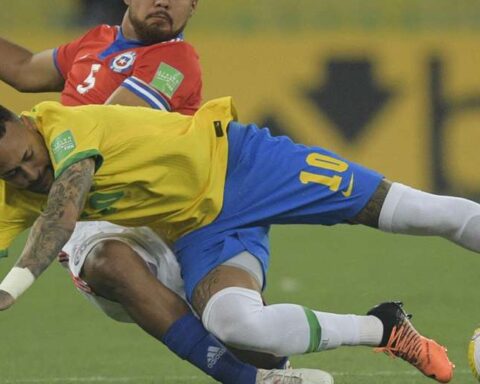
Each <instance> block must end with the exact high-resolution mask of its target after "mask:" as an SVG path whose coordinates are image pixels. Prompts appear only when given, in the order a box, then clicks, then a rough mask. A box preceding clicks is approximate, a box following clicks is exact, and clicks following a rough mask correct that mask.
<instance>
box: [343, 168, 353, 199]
mask: <svg viewBox="0 0 480 384" xmlns="http://www.w3.org/2000/svg"><path fill="white" fill-rule="evenodd" d="M352 190H353V173H352V177H350V183H348V188H347V189H346V190H345V191H342V195H343V196H345V197H350V195H351V194H352Z"/></svg>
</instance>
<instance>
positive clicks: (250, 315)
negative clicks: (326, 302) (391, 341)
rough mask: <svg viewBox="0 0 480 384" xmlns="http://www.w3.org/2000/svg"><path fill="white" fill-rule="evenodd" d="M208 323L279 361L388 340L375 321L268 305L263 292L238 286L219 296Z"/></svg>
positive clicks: (226, 338) (225, 337)
mask: <svg viewBox="0 0 480 384" xmlns="http://www.w3.org/2000/svg"><path fill="white" fill-rule="evenodd" d="M202 321H203V324H204V325H205V328H206V329H208V330H209V331H210V332H212V333H213V334H214V335H215V336H217V337H218V338H219V339H220V340H222V341H223V342H224V343H226V344H229V345H232V346H236V347H238V348H241V349H249V350H254V351H260V352H266V353H272V354H274V355H277V356H289V355H295V354H303V353H309V352H316V351H319V350H322V349H332V348H336V347H338V346H340V345H379V344H380V341H381V339H382V335H383V325H382V323H381V321H380V320H379V319H377V318H376V317H374V316H356V315H336V314H331V313H325V312H315V311H312V310H310V309H308V308H304V307H302V306H300V305H296V304H275V305H268V306H265V305H263V302H262V298H261V296H260V294H259V293H258V292H256V291H253V290H250V289H245V288H237V287H231V288H226V289H223V290H222V291H220V292H217V293H216V294H215V295H213V296H212V298H211V299H210V300H209V301H208V303H207V306H206V307H205V310H204V312H203V314H202Z"/></svg>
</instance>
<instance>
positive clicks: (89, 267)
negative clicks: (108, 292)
mask: <svg viewBox="0 0 480 384" xmlns="http://www.w3.org/2000/svg"><path fill="white" fill-rule="evenodd" d="M133 257H135V254H134V251H133V250H132V249H131V248H130V247H129V246H128V245H127V244H125V243H123V242H121V241H118V240H105V241H102V242H100V243H98V244H97V245H95V247H93V248H92V250H91V251H90V253H89V254H88V257H87V259H86V260H85V264H84V266H83V268H82V273H81V277H82V278H83V279H84V280H85V281H86V282H87V283H88V284H89V285H90V286H91V287H92V288H94V289H95V288H97V289H101V288H107V287H108V288H110V289H115V288H120V287H121V286H123V285H124V284H125V282H126V281H128V278H127V276H126V272H127V271H129V268H128V264H129V263H130V260H131V259H132V258H133Z"/></svg>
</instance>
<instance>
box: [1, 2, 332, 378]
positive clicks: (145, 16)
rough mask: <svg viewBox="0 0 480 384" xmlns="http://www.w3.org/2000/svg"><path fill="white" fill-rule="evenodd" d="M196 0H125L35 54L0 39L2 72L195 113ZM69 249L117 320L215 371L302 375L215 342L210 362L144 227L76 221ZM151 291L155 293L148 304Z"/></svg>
mask: <svg viewBox="0 0 480 384" xmlns="http://www.w3.org/2000/svg"><path fill="white" fill-rule="evenodd" d="M197 1H198V0H175V1H173V0H125V3H126V4H127V5H128V6H129V8H128V10H127V12H126V14H125V16H124V18H123V21H122V24H121V26H110V25H101V26H97V27H95V28H93V29H91V30H89V31H88V32H87V33H85V34H84V35H83V36H81V37H79V38H78V39H76V40H74V41H72V42H70V43H67V44H64V45H62V46H60V47H58V48H56V49H49V50H45V51H43V52H40V53H36V54H33V53H32V52H30V51H29V50H27V49H25V48H23V47H20V46H18V45H15V44H13V43H11V42H9V41H7V40H5V39H1V38H0V53H1V54H2V57H3V58H4V59H3V63H2V66H0V79H1V80H3V81H4V82H6V83H8V84H10V85H11V86H12V87H14V88H16V89H17V90H19V91H22V92H52V91H60V92H61V102H62V103H63V104H65V105H69V106H75V105H83V104H104V103H107V104H122V105H131V106H143V107H150V108H156V109H161V110H167V111H174V112H180V113H183V114H193V113H194V112H195V111H196V110H197V109H198V107H199V106H200V102H201V91H202V79H201V69H200V64H199V60H198V55H197V54H196V52H195V50H194V48H193V47H192V46H191V45H190V44H188V43H187V42H185V41H184V40H183V30H184V28H185V26H186V24H187V22H188V20H189V18H190V17H191V16H192V14H193V13H194V11H195V9H196V6H197ZM112 198H114V197H111V196H105V199H104V200H103V201H99V202H98V204H106V205H108V203H111V199H112ZM148 245H153V246H154V248H155V249H154V250H152V248H149V247H148ZM64 250H65V251H66V252H63V253H62V254H61V255H60V259H61V261H64V263H63V264H67V265H68V267H69V269H70V271H71V273H72V275H73V277H74V282H75V284H76V286H77V288H79V289H80V290H81V291H83V293H85V295H86V296H87V298H88V299H89V300H92V301H95V302H96V303H97V304H98V305H99V306H100V307H101V308H102V310H103V311H104V312H105V313H106V314H107V315H109V316H110V317H112V318H114V319H117V320H120V321H135V322H136V323H137V324H138V325H140V326H141V327H142V328H143V329H144V330H146V331H147V332H148V333H150V334H151V335H152V336H154V337H156V338H157V339H159V340H161V341H163V342H164V343H165V344H166V345H167V346H168V347H169V348H170V349H172V350H173V351H174V352H175V353H176V354H177V355H179V356H180V357H182V358H184V359H187V360H189V361H190V362H191V363H193V364H194V365H196V366H198V367H199V368H201V369H202V370H204V371H205V372H206V373H208V374H209V375H211V376H213V377H214V378H216V379H218V380H221V381H223V382H238V383H241V382H248V383H250V382H251V381H252V380H253V381H255V380H256V382H259V383H269V382H271V381H272V382H273V381H274V380H279V378H280V380H285V381H287V380H291V379H289V378H288V377H289V376H292V377H293V376H295V375H298V373H297V372H295V370H294V371H293V372H291V373H288V374H287V376H288V377H287V376H285V373H283V372H282V373H278V374H277V373H276V371H275V370H274V371H270V372H266V371H263V370H258V372H256V373H255V372H254V371H252V368H253V367H249V366H242V365H240V363H238V362H233V361H234V358H233V356H229V353H228V352H226V353H225V352H223V351H224V350H225V349H224V348H223V347H222V346H221V345H220V346H218V347H215V348H220V349H218V351H222V353H221V354H218V353H217V354H216V355H215V364H211V361H210V362H209V360H208V359H207V358H205V356H209V353H210V355H211V350H210V352H209V348H211V347H212V345H214V343H215V341H214V340H213V339H212V338H211V337H210V335H208V333H206V331H205V330H204V329H203V327H201V325H200V324H196V323H197V322H198V321H197V320H196V319H195V318H194V316H193V315H192V314H191V312H190V309H189V308H188V306H187V305H186V304H185V302H184V301H183V300H182V299H181V298H180V296H183V295H184V290H183V284H182V282H181V278H180V272H179V269H178V264H177V263H176V260H175V257H174V255H173V254H172V253H171V251H170V250H169V249H168V247H167V245H166V244H165V243H164V242H163V241H162V240H161V239H160V238H159V237H158V236H157V235H155V234H152V233H150V232H149V231H148V230H147V229H146V228H143V229H142V228H135V229H129V228H123V227H119V226H116V225H113V224H110V223H106V222H95V223H87V222H79V223H77V227H76V230H75V233H74V235H73V236H72V238H71V240H70V241H69V243H68V244H67V245H66V247H65V248H64ZM68 255H70V256H71V257H68ZM87 256H88V258H87ZM134 287H136V288H138V287H140V289H139V290H138V289H134ZM93 292H94V293H95V295H92V293H93ZM147 295H148V297H150V298H153V300H149V301H148V305H146V304H145V303H146V300H145V297H146V296H147ZM132 319H133V320H132ZM192 324H196V325H195V326H197V325H198V326H199V327H197V328H198V330H197V331H196V332H197V333H198V338H197V339H195V337H192V332H193V331H192V326H193V325H192ZM186 335H188V337H186ZM194 340H196V341H195V343H196V344H195V345H193V344H194ZM217 343H218V342H217ZM222 359H223V360H225V362H226V363H225V365H224V366H222V364H223V362H222ZM280 360H283V359H280ZM278 361H279V359H278V358H275V359H272V357H271V356H261V355H257V356H256V360H255V362H256V365H259V366H266V367H267V366H268V367H269V368H270V367H272V366H273V365H272V364H278ZM272 362H273V363H272ZM228 364H230V367H227V365H228ZM208 365H210V366H208ZM232 367H234V368H233V369H232ZM301 374H302V375H303V377H304V379H300V380H308V378H309V375H310V373H309V372H306V373H305V372H302V373H301ZM312 375H315V374H313V373H312ZM246 377H248V379H246ZM252 378H253V379H252ZM239 380H240V381H239ZM242 380H243V381H242ZM311 380H313V379H311ZM318 380H326V381H325V382H328V380H330V376H329V375H328V374H326V373H325V375H323V374H322V373H321V374H320V379H318ZM282 382H283V381H279V383H282ZM299 382H303V381H299ZM304 382H305V383H306V382H307V381H304ZM313 382H317V381H312V383H313ZM318 382H323V381H318Z"/></svg>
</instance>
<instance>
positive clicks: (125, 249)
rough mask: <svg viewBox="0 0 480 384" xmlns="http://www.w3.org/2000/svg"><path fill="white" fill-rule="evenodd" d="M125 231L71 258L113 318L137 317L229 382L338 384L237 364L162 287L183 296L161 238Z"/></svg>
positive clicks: (323, 377)
mask: <svg viewBox="0 0 480 384" xmlns="http://www.w3.org/2000/svg"><path fill="white" fill-rule="evenodd" d="M112 228H113V227H112ZM125 232H128V233H127V235H125V233H121V234H118V233H117V234H110V235H106V236H107V237H108V239H106V238H102V237H101V236H100V238H99V237H98V235H97V238H96V239H95V238H94V241H93V242H91V243H88V241H87V242H86V244H85V245H84V246H83V247H77V249H76V252H74V255H73V257H72V258H71V259H70V260H69V262H70V270H71V272H72V274H73V276H74V280H75V282H76V285H77V287H79V288H80V289H81V290H82V291H83V292H84V293H85V294H86V296H87V297H88V298H89V299H90V300H91V301H93V302H95V303H96V304H97V305H99V306H100V308H101V309H103V310H104V311H105V312H106V313H107V314H108V315H109V316H111V317H113V318H115V319H117V320H121V321H129V320H130V319H133V320H134V321H135V322H136V323H137V324H138V325H140V326H141V327H142V328H143V329H144V330H146V331H147V332H148V333H149V334H151V335H152V336H154V337H156V338H157V339H158V340H160V341H162V342H163V343H165V344H166V345H167V346H168V347H169V348H170V349H171V350H172V351H173V352H175V353H176V354H177V355H179V356H180V357H182V358H184V359H186V360H188V361H189V362H191V363H192V364H194V365H195V366H197V367H198V368H200V369H202V370H203V371H204V372H206V373H207V374H209V375H210V376H212V377H214V378H216V379H217V380H220V381H221V382H224V383H238V384H242V383H246V384H254V383H255V384H272V383H278V384H282V383H285V384H287V383H290V382H295V383H297V382H298V383H305V384H308V383H311V384H332V383H333V379H332V378H331V376H330V375H329V374H328V373H326V372H323V371H319V370H292V371H289V372H283V371H279V370H270V371H265V370H262V369H259V370H257V369H254V368H253V367H251V366H248V365H246V364H243V363H241V362H239V361H237V360H236V359H235V358H234V357H233V356H232V355H231V354H230V352H229V351H227V350H226V349H225V347H224V346H223V345H222V344H220V343H219V342H218V341H217V340H216V339H215V338H213V337H212V336H211V335H210V334H208V333H207V332H206V330H205V329H204V328H203V326H202V325H201V323H200V321H199V320H198V319H196V318H195V317H194V316H193V315H192V314H191V313H190V310H189V308H188V306H187V305H186V304H185V301H184V300H182V299H181V298H180V296H179V295H177V294H175V293H174V292H173V291H172V290H170V289H168V288H167V287H165V286H164V285H163V284H162V283H160V281H163V282H165V284H167V285H168V286H169V287H170V288H172V289H173V290H175V291H176V292H178V294H180V295H181V294H183V283H182V282H181V279H180V274H179V269H178V264H177V263H176V261H175V259H174V256H173V254H172V253H171V251H169V250H168V248H167V247H166V246H165V244H164V243H163V242H162V241H161V239H159V238H158V237H157V236H155V235H154V234H153V233H152V232H151V231H150V230H148V229H129V230H128V231H125ZM135 238H136V239H137V240H138V242H141V243H142V246H140V245H139V244H138V243H136V242H135V241H134V239H135ZM153 249H156V250H157V251H158V252H159V253H157V252H154V251H153ZM159 249H163V252H161V251H159ZM79 252H80V253H79Z"/></svg>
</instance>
